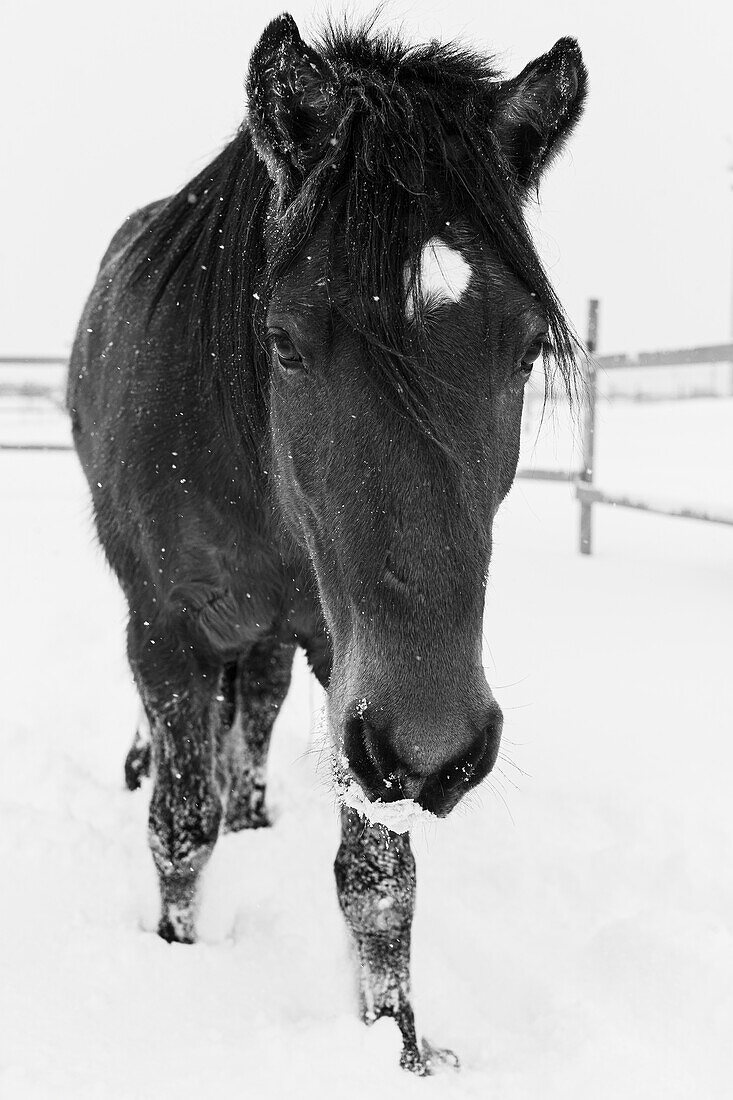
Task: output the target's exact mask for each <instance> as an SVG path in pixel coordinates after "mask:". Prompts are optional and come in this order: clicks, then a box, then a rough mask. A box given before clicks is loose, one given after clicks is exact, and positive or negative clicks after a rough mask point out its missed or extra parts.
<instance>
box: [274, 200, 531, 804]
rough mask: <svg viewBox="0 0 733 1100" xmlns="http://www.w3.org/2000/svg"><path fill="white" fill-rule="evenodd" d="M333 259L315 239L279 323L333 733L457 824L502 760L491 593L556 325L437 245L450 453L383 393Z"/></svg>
mask: <svg viewBox="0 0 733 1100" xmlns="http://www.w3.org/2000/svg"><path fill="white" fill-rule="evenodd" d="M448 220H450V219H448ZM324 251H325V249H324V245H323V241H322V240H318V239H315V240H312V241H310V242H309V243H308V245H307V247H306V249H305V251H304V253H303V254H302V256H301V257H300V260H299V262H298V263H297V264H296V265H295V267H294V268H293V270H292V272H290V273H289V275H288V276H287V277H286V278H285V279H283V280H282V281H281V282H280V283H279V284H278V285H277V287H276V288H275V291H274V293H273V295H272V297H271V299H270V302H269V307H268V311H267V329H268V333H269V345H270V355H271V359H272V362H271V369H272V375H271V377H272V383H271V385H272V393H271V403H270V408H271V424H272V439H273V445H274V446H273V471H274V475H275V481H274V483H275V486H276V492H277V495H278V498H279V503H280V507H281V510H282V512H283V514H284V515H285V516H286V518H287V521H288V525H289V527H290V529H291V530H292V531H293V532H294V533H295V535H296V538H297V539H298V540H299V541H300V542H301V544H302V545H304V546H305V547H306V548H307V551H308V554H309V556H310V558H311V561H312V562H313V565H314V567H315V571H316V574H317V577H318V583H319V589H320V594H321V600H322V603H323V608H324V612H325V615H326V619H327V622H328V625H329V629H330V631H331V636H332V640H333V647H334V657H335V662H334V669H333V676H332V681H331V687H330V692H329V695H330V707H329V711H330V721H331V723H332V728H333V730H334V731H335V732H337V733H338V734H339V735H340V736H342V737H343V739H344V747H345V751H346V755H347V758H348V760H349V763H350V766H351V769H352V770H353V772H354V773H355V775H356V776H357V778H358V779H359V781H360V782H361V784H362V786H363V787H364V788H365V790H366V792H367V793H368V794H369V795H372V796H374V795H377V794H379V795H380V796H382V797H386V796H389V795H391V796H397V797H399V796H400V795H404V794H405V793H408V794H410V795H413V796H417V797H418V799H419V801H420V802H421V803H422V804H423V805H425V806H426V807H427V808H430V809H432V810H435V811H437V812H447V810H448V809H450V807H451V806H452V805H453V804H454V803H455V802H456V801H457V800H458V798H459V797H460V795H461V794H462V793H464V792H465V790H466V789H467V788H468V787H469V786H470V785H472V784H473V783H476V782H478V781H479V780H480V779H481V778H483V776H485V775H486V774H487V772H488V771H489V770H490V768H491V767H492V765H493V763H494V761H495V759H496V754H497V751H498V746H499V736H500V732H501V714H500V711H499V708H498V707H497V705H496V703H495V702H494V700H493V698H492V695H491V692H490V690H489V687H488V685H487V683H486V679H485V677H484V673H483V668H482V660H481V648H482V647H481V634H482V629H481V628H482V618H483V604H484V585H485V578H486V574H487V570H488V565H489V555H490V551H491V527H492V521H493V517H494V514H495V512H496V509H497V507H498V505H499V502H500V501H501V500H502V498H503V497H504V495H505V494H506V492H507V490H508V489H509V486H510V485H511V483H512V479H513V477H514V473H515V470H516V465H517V457H518V453H519V431H520V418H521V411H522V395H523V391H524V386H525V383H526V381H527V378H528V377H529V373H530V371H531V368H532V363H533V361H534V360H535V359H536V358H537V357H538V355H539V354H540V351H541V347H542V344H543V342H544V340H545V339H546V336H547V319H546V318H545V317H544V316H543V313H542V310H541V309H540V308H539V307H538V306H537V304H536V301H535V300H534V299H533V298H532V297H531V296H530V295H529V294H528V293H527V292H526V291H525V290H524V289H523V288H522V287H521V285H520V284H519V283H518V282H517V280H516V279H514V278H513V277H512V276H511V275H510V274H509V273H508V272H507V271H506V270H505V269H504V268H503V267H502V265H501V264H500V262H499V261H498V259H496V258H495V257H492V256H491V254H490V252H489V251H488V249H487V248H485V247H484V248H482V246H481V243H480V242H479V241H478V240H477V239H476V237H475V236H474V235H472V234H471V232H470V230H469V227H462V226H460V224H459V225H455V224H454V223H453V221H451V226H450V227H447V226H446V227H445V229H444V232H443V233H442V234H441V235H440V236H437V235H436V236H433V237H432V238H431V239H430V240H429V241H428V242H426V245H425V247H424V249H423V250H422V256H421V263H422V279H421V286H422V293H423V296H424V297H425V299H426V300H425V302H424V303H423V309H424V311H425V313H426V318H427V320H428V323H429V324H428V330H427V331H428V332H429V344H428V346H427V347H426V349H425V354H424V357H423V360H422V362H421V364H420V366H422V368H423V369H424V370H425V371H426V372H430V374H431V375H433V376H434V377H435V383H434V394H433V401H432V413H433V415H434V417H435V418H436V419H437V420H439V421H440V422H441V423H442V424H447V425H448V426H449V427H450V428H451V429H452V431H451V440H452V443H453V446H452V453H451V454H450V456H449V458H446V456H445V455H444V453H443V451H442V450H441V449H440V447H439V446H437V445H436V442H435V441H434V440H432V439H431V438H430V437H429V436H428V435H426V432H425V430H424V429H423V428H422V427H421V426H420V425H417V424H416V423H415V422H414V421H412V420H411V419H410V418H409V417H407V416H406V415H405V413H404V410H401V409H400V408H399V407H398V406H396V403H395V402H394V401H393V400H390V399H389V395H388V394H386V393H385V392H384V391H383V390H381V389H380V388H379V387H378V386H376V385H375V384H374V380H373V377H372V376H371V374H372V368H371V363H370V361H369V359H368V358H367V356H366V355H365V351H364V348H363V347H362V345H361V342H360V341H359V339H358V338H357V336H356V335H355V333H354V332H353V330H352V329H350V328H349V326H348V324H347V323H346V322H344V321H343V320H339V319H338V317H336V316H335V315H334V312H333V311H332V309H331V305H330V302H329V297H328V287H327V284H326V276H325V263H324ZM407 290H408V291H409V287H408V288H407ZM405 306H406V309H407V310H408V311H409V310H410V306H411V295H410V293H406V294H405ZM387 784H391V786H388V785H387Z"/></svg>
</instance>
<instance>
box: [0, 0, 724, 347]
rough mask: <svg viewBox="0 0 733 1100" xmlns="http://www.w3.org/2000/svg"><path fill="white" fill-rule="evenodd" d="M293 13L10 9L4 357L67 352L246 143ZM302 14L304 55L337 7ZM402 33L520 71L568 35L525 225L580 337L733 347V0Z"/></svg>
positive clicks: (251, 8)
mask: <svg viewBox="0 0 733 1100" xmlns="http://www.w3.org/2000/svg"><path fill="white" fill-rule="evenodd" d="M331 7H332V10H334V11H340V10H341V6H340V5H339V3H337V2H336V3H333V4H332V5H331ZM371 7H372V5H371V4H369V5H365V4H360V3H356V2H354V3H352V4H351V5H350V10H351V11H352V12H356V13H360V12H364V11H368V10H371ZM280 10H282V7H281V5H280V4H275V3H270V2H269V0H262V2H261V3H257V4H253V3H248V2H247V0H207V2H206V3H202V2H201V0H124V2H123V3H114V4H111V3H100V2H99V0H63V2H54V0H45V2H43V0H2V15H0V93H1V94H0V104H1V106H0V230H1V233H0V250H1V251H0V303H1V305H0V317H1V318H2V331H1V333H0V351H2V352H18V351H26V352H56V351H65V350H67V349H68V347H69V344H70V342H71V339H72V338H73V332H74V328H75V325H76V320H77V317H78V314H79V311H80V309H81V306H82V303H83V300H84V298H85V296H86V294H87V292H88V290H89V288H90V286H91V283H92V281H93V279H94V275H95V271H96V267H97V264H98V262H99V259H100V257H101V254H102V252H103V251H104V249H105V247H106V244H107V242H108V240H109V238H110V236H111V234H112V233H113V232H114V230H115V228H116V227H117V225H118V224H119V223H120V222H121V221H122V220H123V218H124V217H125V215H126V214H127V213H128V212H130V211H131V210H132V209H134V208H135V207H137V206H139V205H141V204H143V203H145V202H148V201H150V200H151V199H153V198H157V197H160V196H163V195H166V194H169V193H170V192H172V191H173V190H175V189H177V188H178V187H180V186H181V185H182V184H183V183H185V182H186V180H187V179H188V178H189V177H190V176H192V175H193V174H194V173H195V172H196V171H198V170H199V169H200V168H201V167H202V166H203V165H205V164H206V163H207V161H208V160H209V159H211V157H212V156H213V155H214V154H215V153H216V152H217V150H218V149H219V148H220V146H221V145H222V144H223V143H224V142H225V141H226V139H227V138H228V136H229V135H231V133H232V132H233V131H234V130H235V128H236V127H237V125H238V123H239V122H240V120H241V118H242V116H243V113H244V94H243V81H244V74H245V72H246V67H247V62H248V58H249V54H250V52H251V50H252V47H253V46H254V44H255V42H256V40H257V37H258V36H259V33H260V32H261V30H262V29H263V27H264V26H265V24H266V23H267V22H268V20H269V19H270V18H272V17H273V16H274V15H276V14H277V13H278V12H279V11H280ZM289 10H290V11H291V12H292V14H293V15H294V16H295V18H296V20H297V21H298V23H299V25H300V27H301V31H302V32H303V33H304V35H305V36H307V31H308V27H309V25H310V26H312V25H313V24H314V23H317V19H318V12H319V11H320V12H323V11H324V10H325V8H324V6H323V5H322V4H321V5H319V4H316V3H304V2H301V0H298V2H296V3H293V4H290V5H289ZM400 18H401V19H402V23H403V25H404V28H405V31H406V33H407V34H409V36H410V37H411V38H415V39H427V38H432V37H441V38H454V37H459V38H464V39H466V40H468V41H470V42H472V43H473V44H474V45H478V46H479V47H480V48H482V49H486V50H490V51H493V52H495V53H496V54H497V55H498V56H499V58H500V60H501V63H502V66H503V67H504V68H505V69H506V71H507V73H509V74H513V73H515V72H516V71H518V69H519V68H521V67H522V66H523V65H524V64H525V63H526V62H527V61H528V60H530V59H531V58H533V57H535V56H536V55H537V54H539V53H542V52H544V51H545V50H547V49H549V47H550V46H551V45H552V44H553V42H555V41H556V39H557V38H559V37H561V36H562V35H566V34H570V35H574V36H575V37H576V38H577V39H578V40H579V42H580V45H581V48H582V50H583V53H584V56H585V59H586V64H587V66H588V69H589V72H590V96H589V101H588V107H587V109H586V113H585V116H584V119H583V121H582V122H581V124H580V127H579V128H578V131H577V133H576V135H575V137H574V138H573V140H572V143H571V145H570V147H569V150H568V153H567V154H566V156H565V157H564V159H563V160H562V161H561V162H560V163H559V164H558V165H557V166H556V167H554V168H553V169H552V170H551V173H550V174H549V175H548V177H547V178H546V181H545V185H544V189H543V192H542V195H541V207H540V209H539V211H536V212H534V213H533V215H532V222H533V224H536V225H537V232H536V235H537V240H538V244H539V246H540V249H541V252H542V255H543V256H544V258H545V261H546V263H547V265H548V267H549V268H550V271H551V274H552V277H553V279H554V281H555V284H556V286H557V288H558V290H559V292H560V294H561V297H562V298H563V300H564V302H565V304H566V306H567V308H568V310H569V312H570V314H571V316H572V317H573V318H574V320H575V322H576V324H577V325H578V327H579V328H580V329H581V331H582V330H583V329H584V324H585V321H584V318H585V301H586V299H587V298H588V297H589V296H591V295H593V296H598V297H600V298H601V301H602V307H601V308H602V316H601V349H602V350H605V351H626V350H632V351H633V350H638V349H654V348H663V347H675V346H683V345H688V344H696V343H712V342H716V341H723V340H726V339H728V338H729V337H730V316H731V297H732V295H731V252H732V249H731V242H732V240H733V232H732V225H733V195H732V194H731V174H730V172H727V170H726V169H727V166H728V165H729V164H731V163H733V4H731V2H730V0H719V2H718V0H716V2H705V0H702V2H700V3H696V4H688V3H685V4H682V3H674V2H670V0H664V2H660V0H649V2H647V0H636V2H630V0H615V2H613V3H608V4H606V3H603V4H600V3H593V2H591V0H513V2H512V3H504V4H500V3H496V4H487V3H485V2H484V0H474V2H471V0H419V2H414V3H411V4H410V3H404V2H403V3H395V4H393V5H391V7H390V8H389V9H388V16H387V21H392V22H395V21H398V20H399V19H400Z"/></svg>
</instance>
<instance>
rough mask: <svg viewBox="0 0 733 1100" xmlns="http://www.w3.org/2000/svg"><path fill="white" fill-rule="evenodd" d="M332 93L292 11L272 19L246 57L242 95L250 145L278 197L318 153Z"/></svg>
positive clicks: (284, 196) (325, 70) (286, 194)
mask: <svg viewBox="0 0 733 1100" xmlns="http://www.w3.org/2000/svg"><path fill="white" fill-rule="evenodd" d="M335 93H336V77H335V74H334V72H333V71H332V69H331V67H330V66H329V65H328V63H327V62H326V61H325V60H324V59H323V58H322V57H321V56H320V55H319V54H317V53H316V51H315V50H312V49H311V48H310V46H307V45H306V44H305V42H304V41H303V39H302V38H301V37H300V32H299V31H298V28H297V26H296V24H295V20H294V19H293V17H292V16H291V15H288V14H287V13H284V14H283V15H279V16H278V17H277V19H273V21H272V22H271V23H270V24H269V26H268V27H267V28H266V29H265V31H264V33H263V35H262V37H261V38H260V40H259V42H258V43H257V46H256V47H255V50H254V53H253V54H252V59H251V61H250V63H249V72H248V74H247V99H248V102H249V125H250V129H251V132H252V140H253V142H254V147H255V149H256V150H257V152H258V154H259V155H260V156H261V157H262V159H263V160H264V162H265V164H266V165H267V170H268V172H269V173H270V177H271V179H272V181H273V183H275V185H276V186H277V188H278V190H279V192H280V200H281V202H287V201H288V200H289V199H290V197H291V196H292V193H293V191H294V190H295V189H296V188H297V186H298V184H299V182H300V180H302V178H303V176H304V175H305V174H306V172H307V170H308V168H309V167H310V165H311V164H312V163H313V161H314V160H315V159H317V156H318V152H319V150H320V146H321V144H322V142H323V140H324V136H325V134H326V133H327V132H328V123H329V114H330V111H331V108H332V106H333V102H334V98H335Z"/></svg>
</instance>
